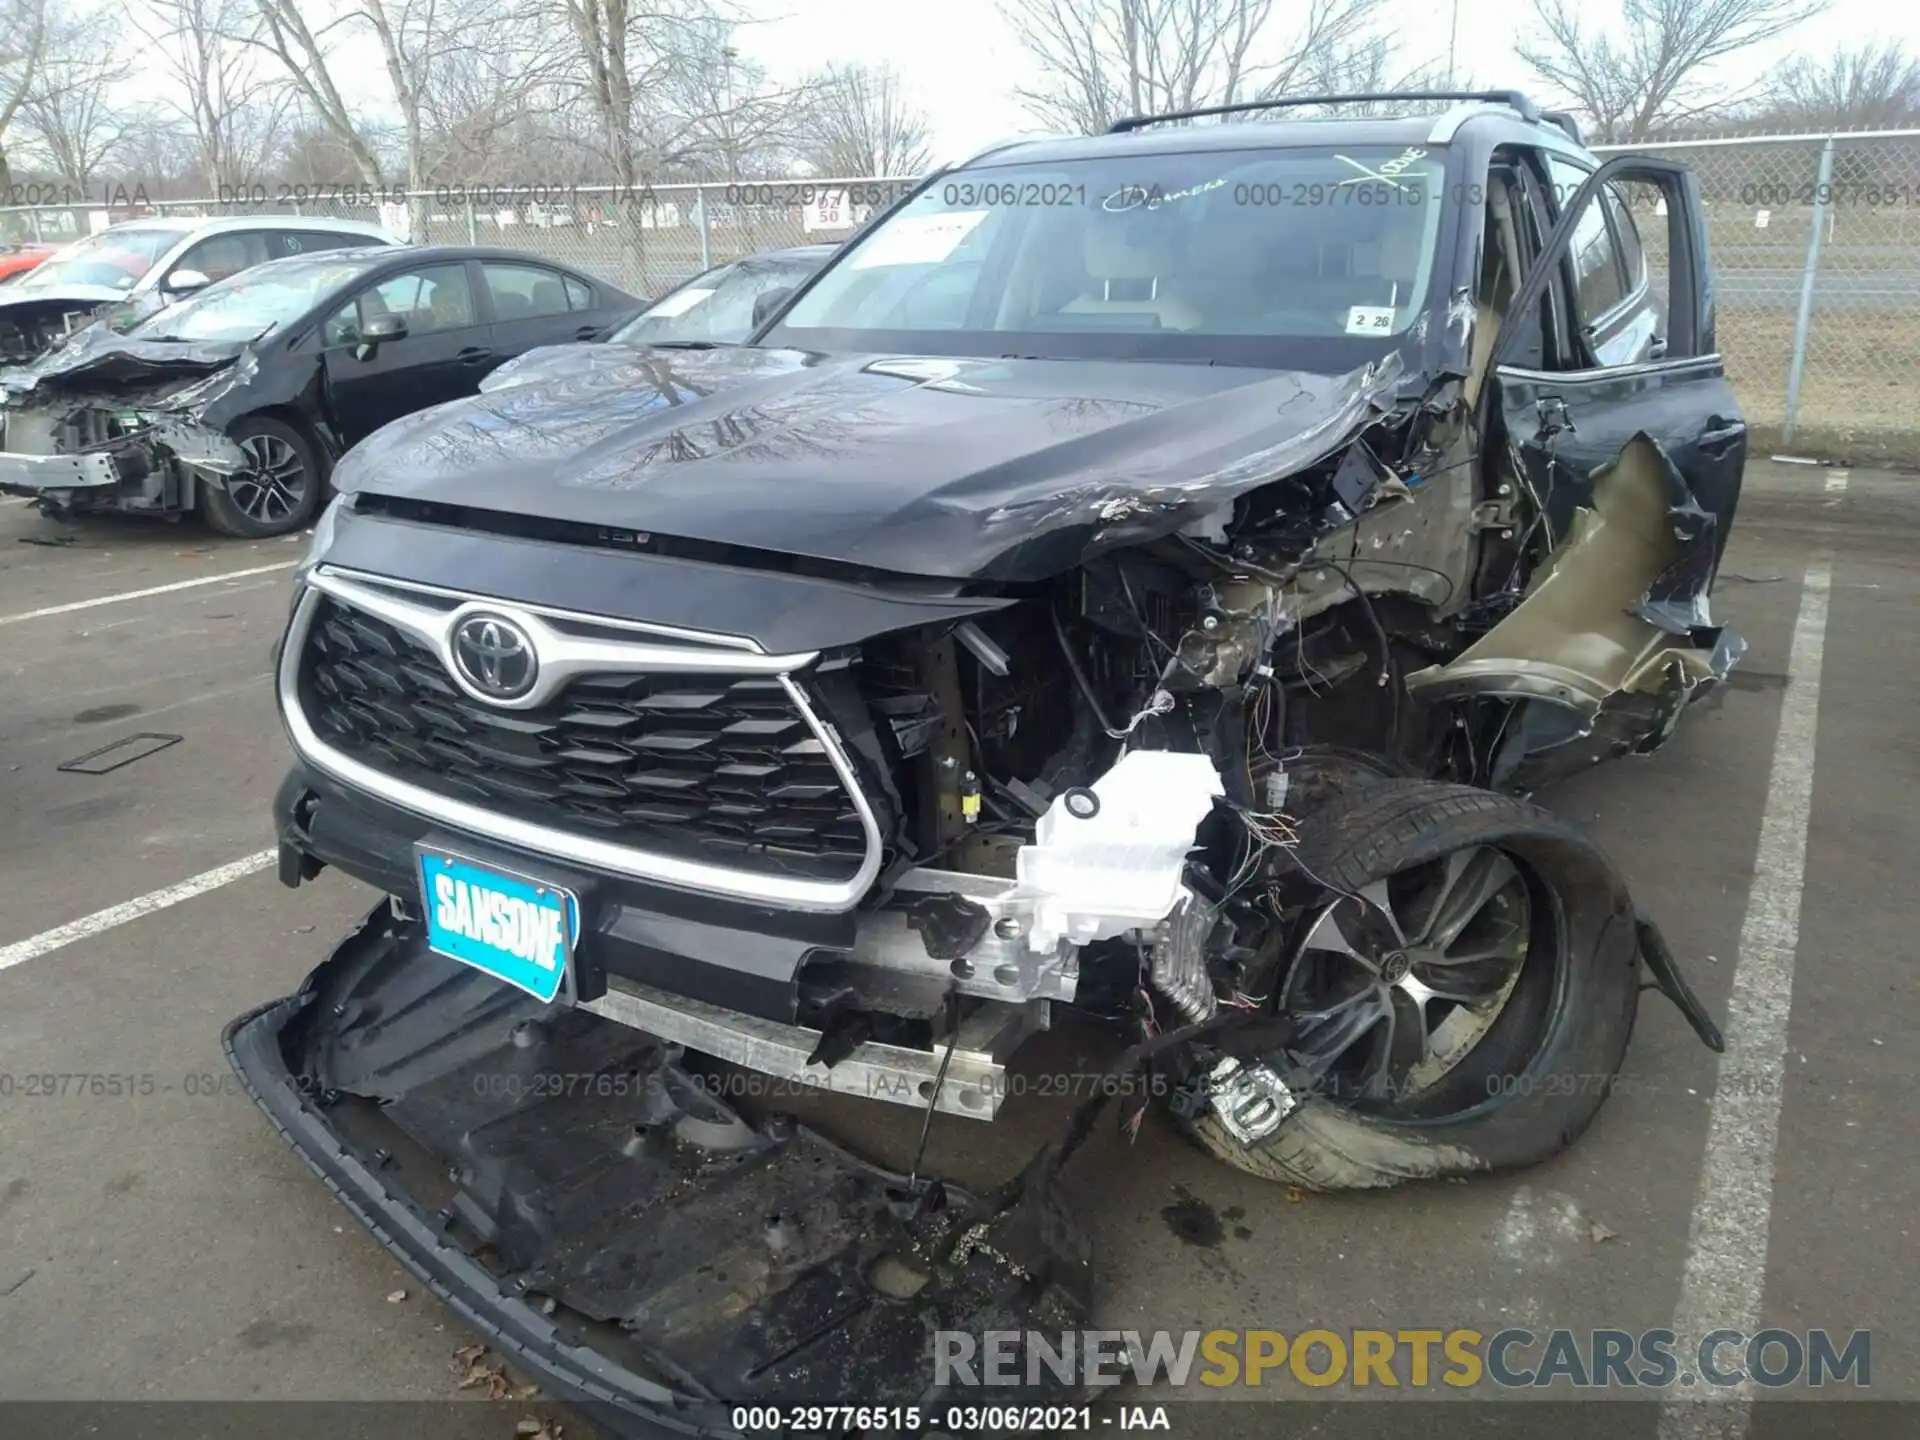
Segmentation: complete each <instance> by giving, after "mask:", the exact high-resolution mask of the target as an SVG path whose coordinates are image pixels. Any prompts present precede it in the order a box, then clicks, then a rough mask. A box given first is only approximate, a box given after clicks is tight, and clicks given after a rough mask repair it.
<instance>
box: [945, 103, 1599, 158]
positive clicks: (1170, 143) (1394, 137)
mask: <svg viewBox="0 0 1920 1440" xmlns="http://www.w3.org/2000/svg"><path fill="white" fill-rule="evenodd" d="M1468 127H1471V128H1472V130H1473V131H1474V132H1475V133H1476V134H1480V133H1485V134H1487V135H1488V138H1489V139H1491V140H1492V142H1493V143H1496V144H1499V143H1507V144H1528V145H1535V146H1538V147H1540V148H1542V149H1547V150H1554V151H1557V152H1559V153H1560V154H1563V155H1569V156H1579V157H1582V158H1590V157H1589V156H1588V152H1587V151H1586V149H1585V148H1584V147H1583V146H1580V145H1578V144H1575V143H1574V141H1573V139H1572V138H1571V137H1570V136H1569V135H1568V134H1567V133H1566V132H1565V131H1564V130H1562V129H1561V128H1560V127H1559V126H1558V125H1555V124H1553V123H1552V122H1550V121H1546V120H1528V119H1526V118H1524V117H1523V116H1522V115H1521V114H1520V113H1519V112H1518V111H1516V110H1513V109H1511V108H1510V107H1508V106H1505V105H1497V104H1490V103H1485V102H1468V103H1465V104H1460V105H1454V106H1450V107H1449V106H1436V107H1434V108H1433V109H1432V110H1430V111H1426V112H1424V113H1422V114H1418V115H1403V116H1393V117H1385V118H1375V117H1369V118H1352V117H1345V116H1326V117H1307V116H1290V117H1289V118H1287V119H1285V120H1278V121H1275V120H1237V121H1227V122H1221V123H1216V124H1200V125H1183V124H1169V125H1160V126H1150V127H1148V128H1145V129H1140V130H1128V131H1123V132H1121V133H1119V134H1107V135H1077V136H1061V137H1058V138H1046V139H1031V140H1016V141H1009V142H1007V143H1005V144H1001V145H996V146H992V147H990V148H988V149H986V150H983V151H980V152H979V153H978V154H976V155H974V156H973V157H972V158H971V159H969V160H968V161H967V162H966V164H967V165H968V166H973V165H980V164H987V163H991V164H995V165H1002V164H1015V165H1026V164H1036V163H1038V164H1044V163H1047V162H1050V161H1058V160H1067V159H1086V158H1089V157H1095V158H1106V157H1111V156H1126V155H1172V154H1192V153H1193V152H1195V151H1206V150H1219V151H1228V150H1282V149H1289V148H1291V147H1293V146H1300V145H1328V144H1345V145H1382V146H1409V145H1425V146H1434V145H1445V144H1448V143H1450V142H1451V141H1452V140H1453V139H1454V138H1455V136H1456V135H1457V134H1458V133H1459V132H1461V131H1462V130H1463V129H1466V128H1468Z"/></svg>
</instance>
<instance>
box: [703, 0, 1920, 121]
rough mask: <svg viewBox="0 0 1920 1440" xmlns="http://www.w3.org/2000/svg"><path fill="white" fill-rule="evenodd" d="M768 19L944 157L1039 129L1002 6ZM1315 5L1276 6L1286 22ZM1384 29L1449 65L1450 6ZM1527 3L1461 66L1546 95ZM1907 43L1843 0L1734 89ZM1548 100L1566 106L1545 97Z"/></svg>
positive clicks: (795, 6)
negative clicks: (870, 72)
mask: <svg viewBox="0 0 1920 1440" xmlns="http://www.w3.org/2000/svg"><path fill="white" fill-rule="evenodd" d="M740 3H741V4H742V5H743V7H744V8H745V10H746V11H747V13H749V14H752V15H754V16H756V17H759V19H758V21H757V23H754V24H751V25H747V26H744V27H742V30H741V32H740V39H739V41H738V44H739V46H740V48H741V49H742V50H743V51H744V52H746V53H747V54H750V55H752V56H753V57H754V58H755V59H756V60H758V61H759V62H760V63H761V64H763V65H765V66H766V67H767V69H768V71H769V72H770V73H771V74H772V75H773V76H775V77H776V78H778V77H788V76H797V75H800V74H803V73H805V72H806V71H808V70H811V69H815V68H818V67H819V66H822V65H826V64H829V63H853V62H863V61H864V62H868V63H879V64H887V65H891V66H892V67H893V68H894V69H895V70H896V71H897V72H898V73H899V74H900V76H901V77H902V78H903V79H904V80H905V81H906V85H907V89H908V91H909V92H910V94H911V95H912V97H913V98H914V100H915V101H916V102H918V103H919V105H920V106H921V107H922V108H923V109H924V110H925V111H926V112H927V115H928V117H929V118H930V119H931V121H932V123H933V139H934V149H935V152H936V153H935V158H936V159H945V158H948V157H949V155H950V154H952V153H954V152H965V151H968V150H970V149H973V148H977V147H979V146H982V145H986V144H989V143H991V142H992V141H994V140H997V139H1001V138H1003V137H1005V136H1008V135H1013V134H1018V133H1020V132H1022V131H1029V130H1032V129H1034V128H1035V126H1034V123H1033V122H1032V121H1031V120H1030V119H1029V118H1028V117H1027V116H1026V115H1025V113H1024V112H1023V111H1022V109H1021V107H1020V105H1019V102H1018V101H1017V100H1016V99H1015V98H1014V95H1013V91H1014V89H1015V88H1016V87H1017V86H1019V85H1021V84H1023V83H1031V80H1032V77H1033V67H1032V63H1031V62H1030V61H1029V60H1028V58H1027V56H1026V54H1025V52H1024V51H1023V50H1022V49H1021V47H1020V44H1019V42H1018V40H1017V39H1016V38H1015V36H1014V33H1013V29H1012V27H1011V26H1010V25H1008V23H1007V22H1006V20H1005V19H1004V18H1003V17H1002V16H1001V14H1000V11H999V8H998V7H997V5H996V4H995V3H994V0H740ZM1305 3H1306V0H1276V3H1275V6H1274V12H1275V16H1276V20H1275V24H1276V26H1278V25H1281V24H1282V23H1283V22H1284V21H1285V19H1286V17H1287V15H1288V14H1289V13H1293V14H1298V13H1300V12H1302V11H1303V10H1304V9H1305ZM1381 13H1382V18H1381V23H1380V29H1381V31H1382V32H1383V33H1385V34H1389V35H1391V36H1392V37H1394V38H1395V39H1396V40H1397V41H1398V43H1399V46H1400V56H1401V61H1402V65H1403V68H1404V69H1408V70H1411V69H1412V68H1414V67H1415V66H1417V65H1419V64H1421V63H1422V62H1425V61H1432V60H1439V61H1444V60H1445V58H1446V53H1447V32H1448V20H1449V10H1448V8H1447V5H1446V3H1445V0H1386V3H1385V5H1384V7H1383V9H1382V12H1381ZM1531 13H1532V12H1531V9H1530V7H1529V5H1528V3H1527V0H1462V5H1461V16H1460V36H1461V38H1460V51H1459V55H1458V62H1459V64H1460V66H1461V69H1462V70H1463V71H1467V72H1470V73H1471V74H1472V75H1473V77H1474V79H1475V80H1476V81H1478V82H1479V83H1481V84H1485V85H1489V86H1500V87H1503V88H1513V89H1520V90H1528V91H1530V92H1534V93H1538V92H1539V89H1540V87H1539V84H1538V82H1537V81H1534V80H1532V79H1531V77H1530V75H1529V72H1528V71H1527V69H1526V67H1525V66H1524V65H1522V64H1521V63H1520V61H1519V60H1518V59H1517V58H1516V57H1515V55H1514V53H1513V40H1514V38H1515V37H1517V36H1522V35H1524V34H1525V33H1526V30H1527V27H1528V26H1529V24H1530V23H1531V22H1530V16H1531ZM1608 13H1618V4H1617V0H1612V3H1608V0H1600V3H1596V4H1593V5H1591V6H1589V7H1588V14H1589V15H1590V16H1592V17H1593V19H1595V20H1598V19H1599V18H1601V17H1602V16H1604V15H1606V14H1608ZM1877 39H1898V40H1904V41H1905V42H1906V43H1907V45H1908V48H1909V49H1916V50H1920V5H1914V4H1912V3H1910V0H1906V3H1901V0H1833V3H1832V4H1831V5H1830V6H1829V8H1828V10H1827V12H1826V13H1825V15H1823V16H1822V17H1820V18H1819V19H1816V20H1810V21H1808V22H1807V24H1806V25H1805V26H1804V27H1802V28H1801V29H1800V30H1798V31H1796V32H1794V34H1793V35H1792V36H1791V38H1787V39H1782V40H1780V41H1777V42H1774V43H1773V44H1770V45H1768V46H1765V47H1763V48H1761V49H1758V50H1755V51H1752V52H1748V53H1747V54H1744V55H1742V56H1740V57H1738V58H1737V59H1735V60H1731V61H1729V62H1727V63H1726V65H1725V67H1724V70H1723V73H1724V76H1725V78H1727V79H1728V80H1730V81H1736V82H1741V83H1744V82H1747V81H1749V80H1751V79H1753V78H1754V77H1755V76H1757V75H1759V74H1761V73H1763V72H1764V71H1765V70H1766V69H1767V68H1769V67H1770V66H1771V65H1773V64H1777V63H1778V62H1779V61H1781V60H1783V59H1785V58H1788V57H1789V56H1791V55H1793V54H1795V53H1809V54H1825V53H1826V52H1828V51H1829V50H1831V49H1832V48H1833V47H1834V46H1836V45H1847V46H1854V45H1859V44H1862V43H1864V42H1866V41H1869V40H1877ZM1540 98H1541V99H1543V100H1545V99H1550V98H1556V97H1551V96H1548V95H1545V94H1541V95H1540Z"/></svg>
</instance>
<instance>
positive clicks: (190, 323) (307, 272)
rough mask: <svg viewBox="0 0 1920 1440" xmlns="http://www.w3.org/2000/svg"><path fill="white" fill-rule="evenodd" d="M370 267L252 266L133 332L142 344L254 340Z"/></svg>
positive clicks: (329, 263) (317, 263) (322, 263)
mask: <svg viewBox="0 0 1920 1440" xmlns="http://www.w3.org/2000/svg"><path fill="white" fill-rule="evenodd" d="M372 263H373V262H371V261H362V262H360V263H358V264H356V263H353V262H351V261H343V260H326V259H321V258H319V257H315V258H313V259H306V258H302V259H298V260H282V261H278V262H270V263H268V264H266V265H256V266H255V267H254V268H253V269H251V270H243V271H241V272H240V273H239V274H238V275H235V276H234V277H233V278H232V279H230V280H221V281H219V282H218V283H216V284H213V285H209V286H207V288H206V289H204V290H201V291H199V292H198V293H197V294H194V295H191V296H189V297H187V298H186V299H185V300H182V301H180V302H179V303H178V304H176V305H172V306H170V307H168V308H167V309H165V310H163V311H161V312H160V313H159V314H158V315H156V316H154V317H153V318H152V319H151V320H149V321H147V322H146V324H144V325H142V326H140V327H139V328H138V329H136V330H135V331H134V332H133V333H134V334H135V335H136V336H137V337H139V338H140V339H142V340H206V341H220V340H257V339H259V338H260V337H261V336H263V335H265V334H266V333H267V332H268V331H270V330H274V329H279V328H282V327H284V326H287V325H291V324H293V323H294V322H296V321H298V320H299V319H301V317H303V316H305V315H306V314H308V313H309V312H310V311H312V310H313V309H314V308H315V307H316V306H318V305H319V304H320V303H321V302H322V301H323V300H325V299H327V298H328V297H329V296H330V295H332V294H333V293H334V292H335V291H336V290H338V289H340V288H341V287H342V286H344V285H350V284H352V283H353V281H354V280H355V279H357V278H358V277H359V276H360V275H361V274H363V273H364V272H365V271H366V269H367V268H368V266H369V265H370V264H372Z"/></svg>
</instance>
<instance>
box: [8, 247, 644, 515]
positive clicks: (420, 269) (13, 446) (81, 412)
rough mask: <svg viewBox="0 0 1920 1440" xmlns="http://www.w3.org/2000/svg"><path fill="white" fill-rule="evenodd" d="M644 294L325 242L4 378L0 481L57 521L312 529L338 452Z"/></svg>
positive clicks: (70, 345)
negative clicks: (106, 515) (101, 516)
mask: <svg viewBox="0 0 1920 1440" xmlns="http://www.w3.org/2000/svg"><path fill="white" fill-rule="evenodd" d="M641 303H642V302H641V301H639V300H637V299H636V298H634V297H633V296H631V295H628V294H625V293H624V292H622V291H620V290H617V289H615V288H614V287H613V286H611V285H609V284H607V283H606V282H605V281H604V280H596V279H594V278H592V277H590V276H587V275H583V274H581V273H579V272H578V271H575V270H571V269H567V268H565V267H563V266H559V265H555V264H552V263H551V262H549V261H546V260H541V259H536V258H534V257H531V256H527V255H523V254H519V253H517V252H514V251H506V250H483V249H472V248H467V247H456V246H446V245H434V246H415V247H382V248H368V247H361V248H355V249H347V250H328V251H322V252H318V253H314V254H311V255H303V256H299V257H297V258H293V259H286V260H278V261H270V262H268V263H267V264H264V265H259V266H256V267H254V268H252V269H250V270H246V271H244V272H242V273H241V274H239V275H236V276H234V277H233V278H231V279H228V280H224V281H221V282H218V283H216V284H213V285H209V286H207V287H206V288H204V289H202V290H200V291H199V292H198V293H196V294H195V295H193V296H192V297H191V298H189V299H187V300H183V301H181V302H179V303H178V304H175V305H173V306H171V307H169V308H168V309H166V310H164V311H162V312H161V313H160V314H158V315H156V316H154V317H152V318H151V319H149V320H147V321H145V322H143V323H141V324H139V325H137V326H135V327H134V328H133V329H131V330H129V331H127V332H126V333H124V334H122V333H116V331H115V330H114V329H113V328H112V327H109V326H105V325H97V326H93V327H90V328H88V329H85V330H81V331H79V332H78V333H77V334H75V335H73V336H71V337H70V338H69V339H68V340H67V341H66V342H65V343H64V344H63V345H61V346H59V347H58V348H56V349H55V350H53V351H52V352H51V353H49V354H47V355H45V356H43V357H41V358H40V359H39V360H37V361H35V362H34V363H33V364H31V365H27V366H21V367H19V368H16V369H11V370H5V371H0V420H3V421H4V423H5V431H4V437H0V491H4V492H6V493H8V494H14V495H27V496H31V497H33V498H34V499H35V500H36V501H37V502H38V503H39V505H40V508H41V509H42V510H43V511H44V512H46V513H47V514H49V515H52V516H55V517H67V516H72V515H78V514H85V513H89V512H97V511H102V510H120V511H127V512H133V513H139V514H148V515H183V514H190V513H195V512H197V513H199V514H201V515H203V516H204V517H205V518H206V520H207V523H208V524H210V525H212V526H213V527H214V528H215V529H217V530H219V531H221V532H223V533H225V534H228V535H240V536H247V537H261V536H269V535H283V534H287V533H289V532H291V531H294V530H298V529H300V528H302V527H304V526H306V525H308V524H311V523H312V521H313V518H314V516H315V515H317V514H318V513H319V511H320V508H321V505H322V503H323V502H324V499H325V495H326V487H327V477H328V474H329V473H330V471H331V469H332V467H333V464H334V462H335V460H336V459H337V458H338V457H339V456H340V455H341V453H342V452H344V451H345V450H346V449H347V448H349V447H350V446H352V445H354V444H355V443H357V442H358V441H360V440H361V439H363V438H364V437H365V436H367V435H370V434H372V433H373V432H374V431H375V430H377V429H379V428H380V427H381V426H382V425H384V424H386V423H387V422H388V421H390V420H394V419H396V418H398V417H400V416H402V415H407V414H410V413H412V412H413V411H416V410H420V409H423V408H425V407H427V406H430V405H436V404H438V403H440V402H441V401H443V400H452V399H455V398H457V397H459V396H462V395H470V394H472V393H474V391H475V390H477V389H478V388H479V384H480V381H481V380H482V379H483V378H484V377H485V376H486V375H487V374H488V372H489V371H491V370H492V369H493V368H494V367H495V366H497V365H499V364H500V363H501V362H503V361H505V360H508V359H511V358H512V357H514V356H516V355H518V354H520V353H521V352H523V351H525V350H529V349H531V348H533V347H534V346H538V345H550V344H556V343H559V342H562V341H574V340H589V339H596V338H598V337H600V336H601V335H604V334H605V333H606V332H607V331H608V330H610V329H612V328H613V327H614V326H616V325H618V324H619V323H620V322H621V321H623V320H625V319H626V318H628V317H629V316H631V315H632V314H633V313H634V311H635V310H637V309H638V308H639V306H640V305H641Z"/></svg>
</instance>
